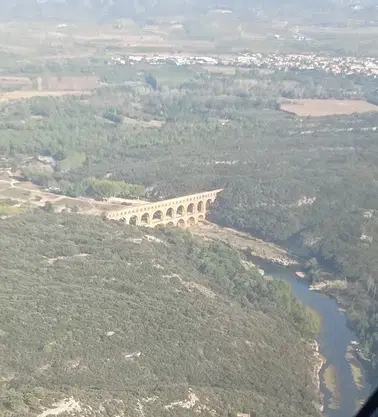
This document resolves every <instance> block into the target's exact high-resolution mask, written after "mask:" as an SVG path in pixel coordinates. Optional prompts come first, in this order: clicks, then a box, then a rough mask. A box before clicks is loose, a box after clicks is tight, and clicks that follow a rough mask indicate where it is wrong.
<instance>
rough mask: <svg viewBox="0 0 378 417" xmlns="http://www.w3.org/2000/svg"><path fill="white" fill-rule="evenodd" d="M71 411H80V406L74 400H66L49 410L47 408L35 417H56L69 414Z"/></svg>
mask: <svg viewBox="0 0 378 417" xmlns="http://www.w3.org/2000/svg"><path fill="white" fill-rule="evenodd" d="M72 411H81V407H80V404H79V403H78V402H77V401H76V400H75V399H74V398H66V399H64V400H62V401H59V402H58V403H55V404H54V405H53V406H52V407H51V408H48V409H47V410H46V411H44V412H43V413H41V414H38V416H37V417H47V416H58V415H59V414H63V413H70V412H72Z"/></svg>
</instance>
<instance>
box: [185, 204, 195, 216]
mask: <svg viewBox="0 0 378 417" xmlns="http://www.w3.org/2000/svg"><path fill="white" fill-rule="evenodd" d="M186 212H187V213H188V214H194V203H190V204H189V205H188V208H187V209H186Z"/></svg>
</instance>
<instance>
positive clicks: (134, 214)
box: [107, 189, 223, 227]
mask: <svg viewBox="0 0 378 417" xmlns="http://www.w3.org/2000/svg"><path fill="white" fill-rule="evenodd" d="M221 191H223V190H222V189H220V190H213V191H206V192H203V193H198V194H191V195H186V196H183V197H177V198H172V199H169V200H162V201H157V202H155V203H145V204H140V205H135V206H132V207H128V208H126V207H125V208H124V209H120V210H116V211H112V212H110V213H108V214H107V217H108V218H109V219H112V220H123V221H124V222H125V223H128V224H132V225H137V226H148V227H156V226H163V225H167V226H179V227H189V226H192V225H194V224H196V223H200V222H203V221H204V220H205V216H206V213H207V211H208V209H209V207H210V205H211V204H212V203H213V202H214V200H215V199H216V197H217V194H218V193H219V192H221Z"/></svg>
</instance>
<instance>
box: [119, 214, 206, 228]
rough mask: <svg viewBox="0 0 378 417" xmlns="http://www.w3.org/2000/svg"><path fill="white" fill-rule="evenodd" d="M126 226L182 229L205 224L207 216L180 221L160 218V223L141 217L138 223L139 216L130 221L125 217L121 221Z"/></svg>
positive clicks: (191, 217)
mask: <svg viewBox="0 0 378 417" xmlns="http://www.w3.org/2000/svg"><path fill="white" fill-rule="evenodd" d="M119 220H120V221H123V222H124V223H126V224H130V225H132V226H147V227H180V228H186V227H191V226H194V225H195V224H198V223H203V222H204V221H205V216H204V215H203V214H200V215H198V216H190V217H188V218H180V219H170V218H169V217H168V218H166V219H163V218H160V219H159V220H160V221H154V222H149V221H148V219H147V218H146V219H143V216H142V217H141V219H140V221H138V217H137V216H132V217H130V218H129V219H127V218H125V217H123V218H121V219H119Z"/></svg>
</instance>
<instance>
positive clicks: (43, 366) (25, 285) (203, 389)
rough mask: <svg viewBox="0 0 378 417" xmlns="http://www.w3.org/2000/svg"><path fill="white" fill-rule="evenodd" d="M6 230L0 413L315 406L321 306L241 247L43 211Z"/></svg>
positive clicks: (309, 412) (2, 224) (209, 412)
mask: <svg viewBox="0 0 378 417" xmlns="http://www.w3.org/2000/svg"><path fill="white" fill-rule="evenodd" d="M0 233H1V240H0V251H1V253H2V256H1V257H0V275H1V277H2V291H1V303H0V368H1V372H2V379H1V382H0V415H1V416H4V417H5V416H6V417H26V416H28V417H31V416H36V415H38V414H39V413H41V412H42V411H43V410H44V409H46V408H49V407H51V408H54V406H53V405H52V404H53V403H59V402H60V401H61V400H62V399H64V398H67V399H69V398H70V399H71V400H70V401H75V407H76V408H74V409H73V410H72V411H73V412H74V414H69V415H81V416H82V415H84V413H85V415H86V416H88V417H89V416H98V415H99V414H98V413H99V412H101V416H115V415H118V416H135V417H140V416H143V415H156V416H159V415H160V416H171V415H173V414H174V415H176V416H189V415H192V414H193V413H194V412H195V413H197V412H201V415H205V416H213V415H219V416H225V417H229V416H234V415H235V414H236V413H237V412H248V413H251V415H252V416H261V415H264V416H266V417H275V416H277V415H280V416H282V417H285V416H287V417H293V416H298V417H299V416H301V417H310V416H316V415H317V411H316V409H315V407H314V403H313V402H314V401H318V400H317V398H316V395H315V394H314V391H316V390H314V385H313V382H312V381H311V378H310V376H309V375H310V368H311V366H313V364H311V362H312V360H311V354H310V352H311V349H309V346H308V345H307V343H306V342H305V341H303V339H301V336H302V337H304V338H308V337H313V336H314V334H315V333H316V332H317V330H318V327H319V324H318V323H317V319H316V317H314V316H313V315H312V314H311V313H310V312H308V311H306V309H305V308H304V307H303V305H302V304H300V303H299V302H298V301H297V300H296V299H294V298H293V296H292V295H291V288H290V285H289V284H287V283H285V282H281V281H277V280H269V279H266V278H264V277H263V276H261V275H260V273H259V272H258V270H257V269H256V268H254V267H253V266H252V265H251V264H249V263H248V262H247V261H246V260H245V259H243V257H242V255H241V254H240V253H238V252H236V251H234V250H233V249H230V248H229V247H227V246H225V245H223V244H214V243H205V242H204V241H203V240H202V239H199V238H198V239H195V238H193V237H192V236H191V234H190V233H189V232H185V231H181V230H174V229H166V230H163V229H159V230H143V229H138V228H135V227H130V226H126V227H125V226H124V225H121V224H118V223H115V222H111V221H103V220H101V219H100V218H99V217H90V216H82V215H78V214H76V215H75V214H70V215H61V216H57V215H54V214H48V213H45V212H43V211H42V210H39V211H37V212H35V213H29V214H24V215H20V216H19V217H12V218H10V219H8V220H1V221H0ZM193 395H194V396H195V397H193ZM188 398H189V399H190V398H192V399H193V398H195V401H194V403H193V404H192V405H191V406H189V407H188V408H185V406H180V405H178V404H176V405H175V404H174V403H175V402H177V401H183V403H185V401H187V399H188ZM170 404H171V405H170ZM80 410H81V411H80ZM44 415H46V414H44Z"/></svg>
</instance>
